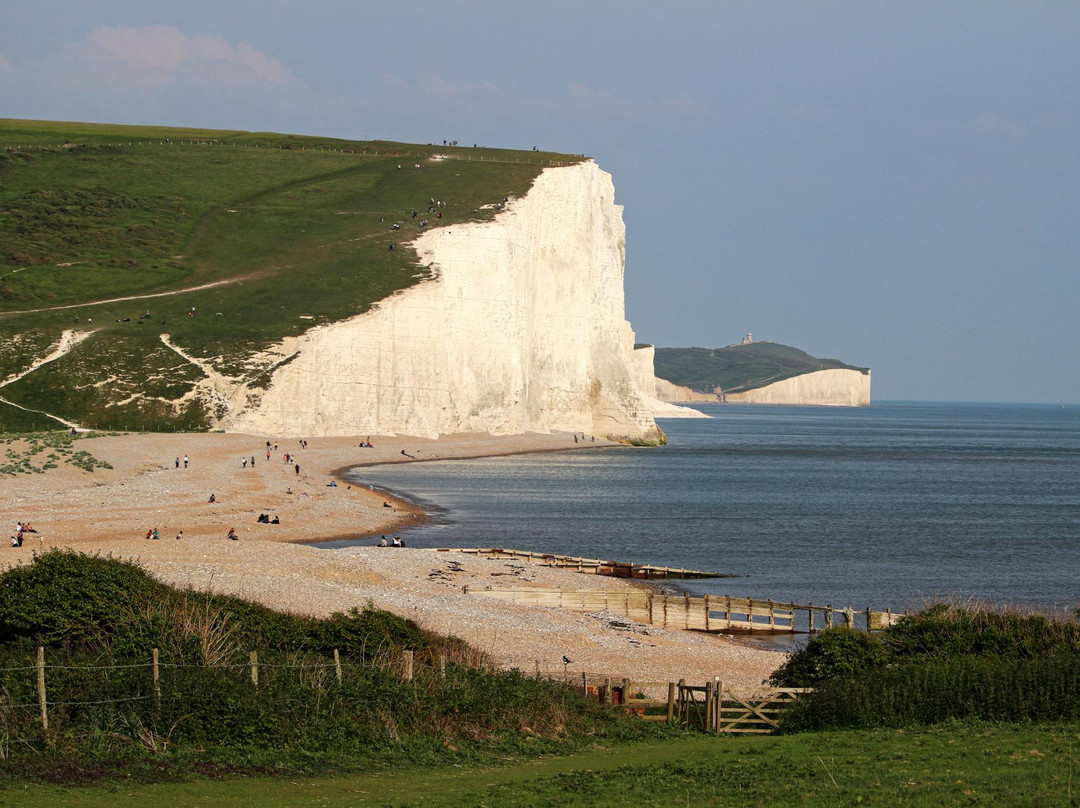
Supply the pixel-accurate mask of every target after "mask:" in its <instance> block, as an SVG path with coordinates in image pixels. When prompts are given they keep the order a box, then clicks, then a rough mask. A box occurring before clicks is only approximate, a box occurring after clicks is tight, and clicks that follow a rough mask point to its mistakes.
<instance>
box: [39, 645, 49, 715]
mask: <svg viewBox="0 0 1080 808" xmlns="http://www.w3.org/2000/svg"><path fill="white" fill-rule="evenodd" d="M37 692H38V703H39V704H40V705H41V729H42V731H43V732H48V731H49V706H48V701H47V700H46V699H45V647H44V646H42V645H39V646H38V649H37Z"/></svg>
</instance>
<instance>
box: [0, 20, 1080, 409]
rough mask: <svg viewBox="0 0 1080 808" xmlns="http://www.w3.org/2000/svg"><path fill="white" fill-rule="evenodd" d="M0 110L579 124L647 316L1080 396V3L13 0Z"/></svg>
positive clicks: (511, 142)
mask: <svg viewBox="0 0 1080 808" xmlns="http://www.w3.org/2000/svg"><path fill="white" fill-rule="evenodd" d="M4 5H5V8H4V13H3V22H2V24H0V117H7V118H33V119H45V120H71V121H94V122H103V123H131V124H160V125H175V126H193V127H206V128H221V129H246V130H257V131H275V132H288V133H295V134H310V135H323V136H333V137H342V138H362V139H367V138H382V139H389V140H400V141H407V142H419V143H429V142H439V143H441V142H442V140H443V139H444V138H445V139H448V140H457V141H459V142H460V143H462V144H471V143H478V144H481V145H484V146H492V147H506V148H525V149H528V148H531V147H533V146H538V147H540V148H542V149H551V150H555V151H563V152H573V153H583V154H586V155H588V156H590V157H592V158H594V159H595V160H596V161H597V163H598V164H599V165H600V167H601V168H603V169H604V170H606V171H608V172H610V173H611V174H612V176H613V179H614V184H615V194H616V202H618V203H619V204H620V205H623V206H624V219H625V221H626V227H627V234H626V295H627V300H626V310H627V319H629V320H630V322H631V324H632V325H633V327H634V330H635V332H636V334H637V338H638V341H639V342H648V343H652V344H655V345H658V346H661V347H690V346H697V347H707V348H713V347H722V346H725V345H729V344H732V343H736V342H738V341H739V340H740V339H741V338H742V337H743V336H744V335H745V334H746V333H748V332H752V333H753V335H754V338H755V339H766V340H772V341H776V342H781V343H785V344H788V345H794V346H796V347H799V348H802V349H803V350H806V351H808V352H810V353H812V354H814V355H816V356H822V357H830V358H836V359H841V360H843V361H845V362H848V363H851V364H854V365H859V366H868V367H871V368H872V369H873V397H874V400H877V401H880V400H916V401H1003V402H1046V403H1053V404H1057V403H1059V402H1063V403H1080V326H1078V324H1077V319H1078V318H1077V316H1076V312H1077V308H1078V304H1080V272H1078V271H1077V260H1078V257H1080V3H1075V2H1038V1H1037V0H1027V1H1026V2H1011V3H1001V2H992V1H990V0H987V1H985V2H967V1H966V0H950V2H947V3H943V2H940V0H933V1H932V2H923V1H922V0H905V1H904V2H891V3H885V2H869V1H867V2H857V3H856V2H824V1H823V2H813V3H807V2H766V1H765V0H762V1H761V2H751V1H750V0H737V1H735V0H732V1H730V2H728V1H726V0H712V1H707V0H701V1H700V2H680V0H674V1H673V2H668V3H663V4H661V3H656V2H639V1H638V0H618V2H616V1H615V0H597V1H596V2H580V0H579V2H574V3H570V2H564V0H551V1H550V2H544V3H514V2H507V1H506V0H501V1H500V2H472V1H471V0H455V1H454V2H442V3H432V2H427V3H413V2H404V1H402V2H398V3H378V4H375V3H368V2H360V1H358V0H354V1H353V2H330V1H325V0H308V2H303V3H299V2H281V1H280V0H258V1H257V2H256V1H255V0H224V2H223V1H222V0H217V1H216V2H205V0H184V2H182V3H180V2H175V3H164V2H157V0H138V1H137V2H128V1H127V0H93V1H92V2H87V1H86V0H78V2H69V1H67V0H35V2H34V3H18V4H16V3H13V2H11V3H5V4H4Z"/></svg>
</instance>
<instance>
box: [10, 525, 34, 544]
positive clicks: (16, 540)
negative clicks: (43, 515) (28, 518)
mask: <svg viewBox="0 0 1080 808" xmlns="http://www.w3.org/2000/svg"><path fill="white" fill-rule="evenodd" d="M26 533H37V530H35V529H34V527H33V525H31V524H30V523H29V522H16V523H15V535H14V536H12V537H11V546H12V547H22V545H23V536H24V534H26Z"/></svg>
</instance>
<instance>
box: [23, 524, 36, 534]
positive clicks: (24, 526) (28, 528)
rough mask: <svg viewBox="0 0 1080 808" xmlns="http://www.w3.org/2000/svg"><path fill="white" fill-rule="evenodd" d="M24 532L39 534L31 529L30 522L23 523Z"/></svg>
mask: <svg viewBox="0 0 1080 808" xmlns="http://www.w3.org/2000/svg"><path fill="white" fill-rule="evenodd" d="M22 530H23V533H37V531H36V530H34V528H32V527H30V523H29V522H23V523H22Z"/></svg>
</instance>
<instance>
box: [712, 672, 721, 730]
mask: <svg viewBox="0 0 1080 808" xmlns="http://www.w3.org/2000/svg"><path fill="white" fill-rule="evenodd" d="M715 682H716V687H715V690H716V714H715V715H714V716H713V731H715V732H716V733H717V734H718V735H719V734H720V710H721V708H722V707H723V706H724V683H723V682H722V681H720V677H719V676H717V677H716V679H715Z"/></svg>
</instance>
